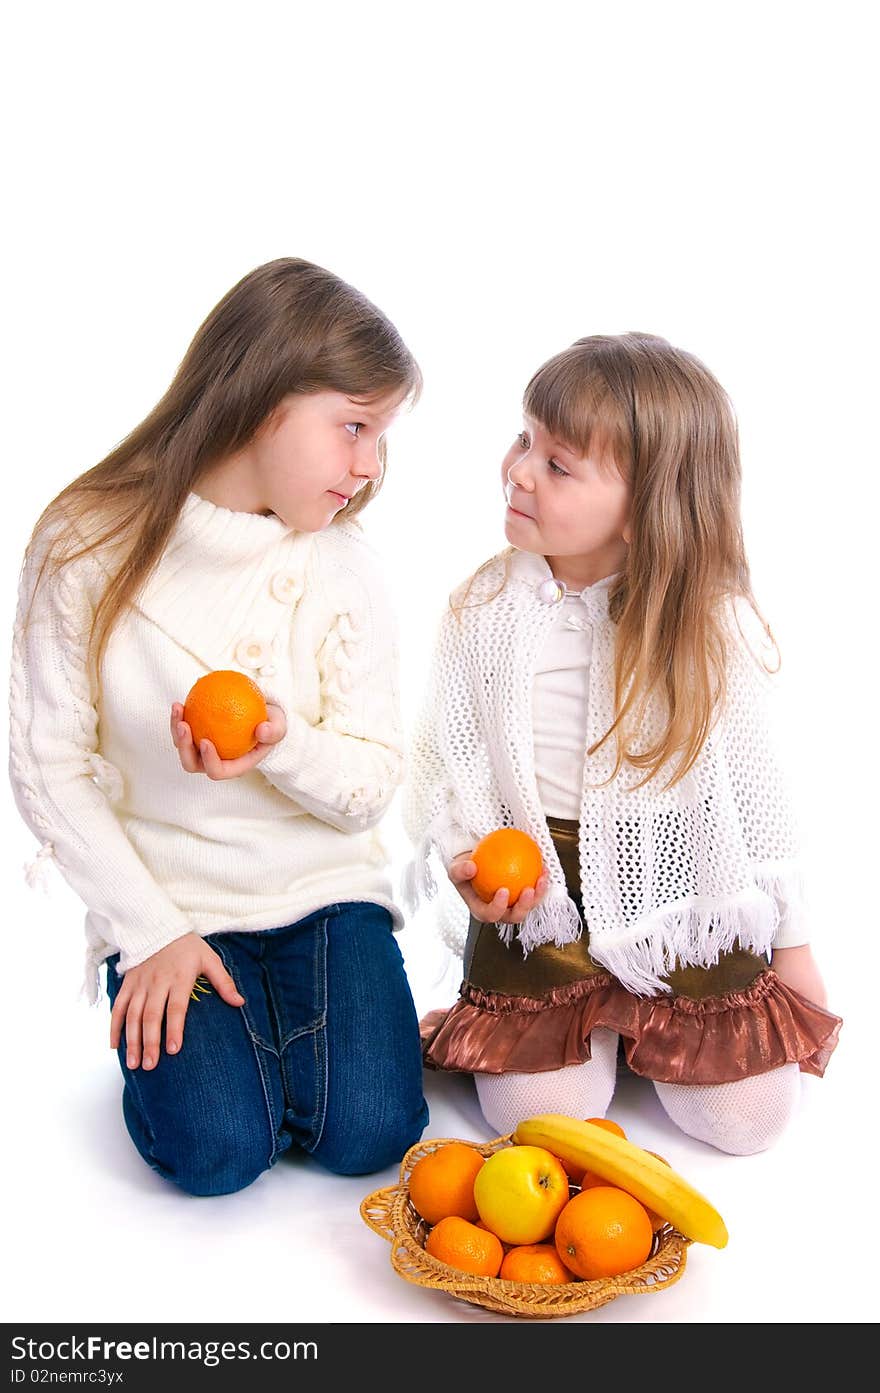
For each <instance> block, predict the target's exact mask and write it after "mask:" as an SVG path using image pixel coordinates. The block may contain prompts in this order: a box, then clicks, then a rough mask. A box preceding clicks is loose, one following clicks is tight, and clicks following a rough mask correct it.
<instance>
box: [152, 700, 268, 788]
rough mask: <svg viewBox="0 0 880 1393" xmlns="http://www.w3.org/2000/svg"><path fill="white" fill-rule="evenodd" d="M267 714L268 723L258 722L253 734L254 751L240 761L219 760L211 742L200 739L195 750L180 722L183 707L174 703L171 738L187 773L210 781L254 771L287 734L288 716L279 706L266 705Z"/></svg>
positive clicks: (243, 756) (190, 732) (183, 725)
mask: <svg viewBox="0 0 880 1393" xmlns="http://www.w3.org/2000/svg"><path fill="white" fill-rule="evenodd" d="M266 711H267V713H268V720H266V721H261V723H260V724H259V725H258V726H257V728H256V730H255V731H254V734H255V735H256V737H257V741H258V743H257V744H256V745H255V746H254V748H253V749H252V750H249V751H248V753H247V754H246V755H242V756H241V758H240V759H221V758H220V756H219V755H218V753H217V750H216V748H215V747H214V745H213V744H212V742H211V741H210V740H203V741H202V742H201V745H199V746H198V748H197V747H196V745H195V743H194V742H193V738H192V731H191V730H190V728H189V725H188V723H187V722H186V721H185V720H184V719H183V706H182V705H181V703H180V702H179V701H175V702H174V703H173V705H172V707H171V739H172V740H173V741H174V745H175V747H176V749H177V753H178V756H179V757H180V763H181V764H182V766H183V768H184V769H185V770H186V772H187V774H207V776H208V778H209V779H237V778H238V776H239V774H247V773H249V772H250V770H251V769H254V768H256V766H257V765H258V764H259V762H260V760H261V759H263V758H264V757H265V755H266V754H267V752H268V751H269V750H271V749H272V747H273V745H277V744H278V741H279V740H283V739H284V737H285V735H286V734H287V717H286V716H285V714H284V712H283V711H282V709H281V707H280V706H273V705H272V704H271V702H267V703H266Z"/></svg>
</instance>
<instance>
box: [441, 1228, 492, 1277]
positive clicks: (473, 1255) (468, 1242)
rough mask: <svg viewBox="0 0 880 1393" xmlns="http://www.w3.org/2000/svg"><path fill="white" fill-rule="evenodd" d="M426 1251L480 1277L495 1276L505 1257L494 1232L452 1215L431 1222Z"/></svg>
mask: <svg viewBox="0 0 880 1393" xmlns="http://www.w3.org/2000/svg"><path fill="white" fill-rule="evenodd" d="M425 1252H426V1253H430V1254H431V1257H432V1258H437V1259H438V1260H439V1261H440V1262H446V1263H448V1264H449V1266H450V1267H457V1268H458V1269H459V1271H460V1272H476V1273H477V1274H478V1276H480V1277H497V1276H498V1271H499V1268H500V1267H501V1262H502V1259H503V1258H504V1249H503V1248H502V1247H501V1241H500V1239H498V1238H496V1237H495V1235H494V1233H489V1231H488V1229H478V1228H477V1226H476V1224H469V1223H468V1221H467V1219H459V1218H458V1216H457V1215H455V1214H451V1215H450V1216H449V1217H448V1218H447V1219H441V1220H440V1222H439V1224H435V1225H434V1227H433V1228H432V1229H431V1232H430V1233H429V1234H428V1239H427V1242H426V1243H425Z"/></svg>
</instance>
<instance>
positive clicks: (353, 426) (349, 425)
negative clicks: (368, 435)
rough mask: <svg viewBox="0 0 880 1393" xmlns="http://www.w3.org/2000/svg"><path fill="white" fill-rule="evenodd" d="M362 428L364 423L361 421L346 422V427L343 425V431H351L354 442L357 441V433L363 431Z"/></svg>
mask: <svg viewBox="0 0 880 1393" xmlns="http://www.w3.org/2000/svg"><path fill="white" fill-rule="evenodd" d="M363 428H364V423H363V421H347V422H346V425H345V429H346V430H350V431H351V433H352V435H353V436H354V438H355V440H357V435H358V431H360V430H363Z"/></svg>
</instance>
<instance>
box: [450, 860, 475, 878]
mask: <svg viewBox="0 0 880 1393" xmlns="http://www.w3.org/2000/svg"><path fill="white" fill-rule="evenodd" d="M476 874H477V863H476V861H472V860H471V859H470V857H469V856H456V857H455V859H454V861H451V862H450V863H449V879H450V880H451V881H452V883H453V885H461V884H462V883H463V882H464V881H466V880H473V878H474V876H475V875H476Z"/></svg>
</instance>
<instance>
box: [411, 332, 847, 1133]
mask: <svg viewBox="0 0 880 1393" xmlns="http://www.w3.org/2000/svg"><path fill="white" fill-rule="evenodd" d="M523 405H524V416H523V430H522V431H521V432H520V433H519V434H518V435H517V436H516V438H515V440H514V442H513V444H512V446H511V448H510V449H509V450H508V452H507V455H506V456H505V459H504V463H503V466H502V485H503V488H504V493H505V501H506V505H507V507H506V513H505V524H504V525H505V532H506V535H507V538H508V541H509V542H510V544H511V545H510V548H509V549H508V550H507V551H505V552H503V553H501V554H500V555H499V556H497V557H494V558H493V559H492V560H490V561H489V562H487V563H486V564H485V565H484V566H483V567H481V569H480V570H479V571H478V572H477V573H476V575H475V576H473V577H471V579H470V580H469V581H468V582H467V583H465V584H463V585H462V586H460V587H459V588H458V590H457V591H456V592H454V594H453V596H452V601H451V607H450V610H449V612H448V613H447V614H446V615H445V616H444V618H443V621H442V623H441V627H440V633H439V638H438V642H437V648H436V656H435V661H434V670H433V672H432V675H431V679H430V683H429V688H428V691H429V695H428V697H427V700H426V702H425V706H424V711H423V713H422V717H421V720H420V722H419V727H418V730H417V732H416V735H415V738H414V740H413V748H412V757H411V763H410V771H409V780H408V784H407V790H406V796H405V804H404V809H403V813H404V821H405V824H406V826H407V829H408V831H409V834H410V836H411V837H412V839H413V841H414V843H415V844H416V846H417V855H416V858H415V860H414V862H413V864H412V866H411V867H410V868H409V872H408V877H407V881H406V894H407V897H408V899H409V902H410V904H411V906H412V907H413V908H414V907H415V905H416V903H417V902H418V899H419V895H420V893H422V894H425V895H428V896H430V895H432V894H434V893H435V892H436V888H437V887H436V882H435V881H434V878H433V875H432V873H431V866H430V858H431V855H432V853H436V854H437V856H438V857H439V859H440V861H441V862H442V864H443V866H444V868H445V870H446V871H447V873H448V882H447V884H451V886H452V887H454V890H453V891H451V892H450V893H449V894H447V895H446V896H445V903H444V904H443V906H442V916H441V920H442V925H443V932H444V935H445V937H446V938H447V941H448V942H449V943H450V944H451V945H452V946H453V948H455V949H456V951H458V952H460V953H461V954H462V956H463V959H464V982H463V985H462V988H461V995H460V998H459V1001H458V1002H457V1003H456V1004H455V1005H454V1006H453V1007H452V1009H451V1010H449V1011H442V1010H441V1011H437V1012H432V1013H430V1016H429V1017H427V1018H426V1019H425V1021H424V1022H423V1023H422V1024H423V1038H424V1054H425V1060H426V1062H427V1064H428V1065H430V1066H433V1067H435V1068H438V1069H452V1070H464V1071H468V1072H472V1073H473V1074H474V1076H475V1079H476V1085H477V1092H478V1095H479V1100H480V1104H481V1107H482V1110H483V1113H484V1115H485V1117H486V1119H487V1121H488V1122H489V1124H490V1126H492V1127H493V1128H494V1129H496V1130H497V1131H498V1132H499V1133H507V1132H509V1131H512V1130H513V1128H514V1127H515V1126H516V1124H517V1122H518V1121H519V1120H520V1119H521V1118H523V1117H527V1116H530V1115H533V1114H536V1113H541V1112H547V1111H560V1112H566V1113H569V1114H573V1115H575V1116H578V1117H594V1116H602V1115H604V1113H605V1111H606V1109H607V1107H608V1104H609V1102H610V1100H611V1097H612V1093H613V1090H614V1084H615V1079H616V1065H617V1056H618V1050H619V1048H621V1047H622V1049H623V1051H624V1053H625V1056H626V1059H627V1061H628V1064H629V1066H630V1068H631V1069H633V1070H634V1071H635V1072H636V1073H638V1074H642V1075H644V1076H645V1077H647V1078H649V1079H651V1080H652V1081H653V1082H654V1085H655V1088H656V1090H657V1093H658V1095H659V1097H660V1100H661V1102H662V1104H663V1106H664V1108H665V1109H666V1111H667V1112H668V1113H669V1115H670V1116H671V1117H672V1119H673V1120H674V1121H675V1122H676V1123H677V1124H678V1125H679V1126H680V1127H681V1128H682V1129H683V1130H684V1131H686V1132H688V1133H689V1134H690V1135H691V1136H694V1137H697V1138H700V1139H701V1140H703V1141H705V1142H708V1143H710V1144H712V1145H714V1146H717V1147H719V1148H721V1149H722V1150H725V1151H729V1152H737V1153H746V1152H751V1151H756V1150H760V1149H762V1148H764V1147H766V1146H767V1145H769V1144H770V1142H771V1141H772V1140H773V1139H774V1138H775V1137H776V1136H777V1135H778V1134H779V1132H780V1131H781V1129H782V1128H783V1127H784V1125H785V1123H786V1121H787V1119H788V1118H789V1117H790V1115H791V1113H792V1110H793V1108H794V1106H795V1103H796V1100H797V1096H798V1086H799V1074H800V1070H809V1071H811V1072H812V1073H816V1074H821V1073H822V1072H823V1071H824V1068H825V1064H826V1062H827V1060H828V1057H829V1056H830V1053H831V1051H832V1049H833V1048H834V1045H835V1043H836V1039H837V1032H838V1029H839V1027H840V1024H841V1022H840V1020H839V1018H838V1017H837V1016H834V1015H832V1014H831V1013H830V1012H829V1011H827V1010H825V1009H824V1003H825V994H824V989H823V986H822V982H821V979H820V976H819V973H818V971H817V969H816V966H815V963H814V961H813V958H812V955H811V952H810V948H809V944H808V940H809V932H808V926H807V923H806V918H805V912H804V907H803V902H802V896H801V884H800V882H801V872H800V865H799V853H798V841H797V833H796V828H795V824H794V819H793V816H792V808H791V804H790V799H789V796H788V792H787V789H786V784H785V780H784V778H783V776H782V773H781V770H780V767H779V763H778V760H777V756H776V751H775V748H774V741H773V734H772V721H771V713H770V708H769V701H768V698H769V688H770V683H771V678H770V676H769V669H768V666H767V664H765V663H764V662H763V656H764V654H762V652H761V650H762V648H763V649H764V653H765V654H766V655H767V656H768V657H769V645H767V639H768V637H770V639H771V642H772V635H770V631H769V629H768V628H767V626H766V625H765V624H764V622H763V620H762V619H761V618H760V616H759V615H758V612H757V606H756V605H755V602H754V599H753V596H752V591H751V584H750V579H749V568H748V564H747V561H746V557H745V552H744V548H743V538H742V529H741V521H740V511H739V505H740V461H739V449H738V439H737V427H736V421H735V416H734V413H733V409H732V407H731V404H730V402H729V400H728V398H727V396H726V394H725V393H724V392H723V390H722V389H721V387H720V386H719V384H718V382H717V381H716V380H715V378H714V377H713V376H712V374H711V373H710V372H709V371H708V370H707V369H706V368H705V366H704V365H703V364H702V363H700V362H699V361H698V360H697V359H696V358H694V357H693V356H692V355H691V354H688V353H685V352H683V351H681V350H679V349H676V348H673V347H672V346H671V345H670V344H669V343H667V342H666V341H665V340H664V339H661V338H657V337H653V336H650V335H645V334H625V335H622V336H620V337H604V336H597V337H593V338H586V339H581V340H579V341H578V342H577V343H575V344H573V345H572V346H571V347H570V348H568V349H566V350H565V351H564V352H562V353H560V354H558V355H557V356H556V357H554V358H552V359H550V361H549V362H547V363H545V364H544V365H543V366H542V367H541V368H540V369H539V371H538V372H537V373H536V374H535V375H534V377H533V378H532V380H531V381H530V383H529V384H528V387H527V389H526V392H525V396H524V404H523ZM774 646H775V645H774ZM777 656H778V655H777ZM510 826H513V827H517V828H519V829H521V830H522V831H524V832H527V833H529V834H530V835H531V836H532V837H533V838H534V839H535V841H536V842H537V843H538V845H539V847H540V849H541V852H542V857H543V863H544V865H543V870H542V873H541V876H540V879H539V880H538V882H537V885H536V887H535V889H534V890H532V889H526V890H525V891H524V892H523V893H522V895H521V896H520V898H519V899H518V900H517V901H516V903H515V904H514V905H513V906H512V907H508V893H507V890H506V889H504V888H502V889H500V890H499V891H498V893H497V894H496V895H495V897H494V899H493V900H492V901H491V903H485V902H484V901H483V900H481V899H480V898H479V896H478V895H477V894H476V893H475V892H474V889H473V887H472V885H471V883H470V882H471V880H472V879H473V877H474V875H475V873H476V869H477V867H476V865H475V863H474V861H473V859H472V852H473V850H474V847H475V845H476V843H477V842H478V841H479V840H480V839H481V838H482V837H484V836H485V835H486V834H487V833H489V832H491V831H493V830H495V829H496V828H500V827H510ZM771 962H772V966H771ZM621 1042H622V1044H621Z"/></svg>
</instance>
